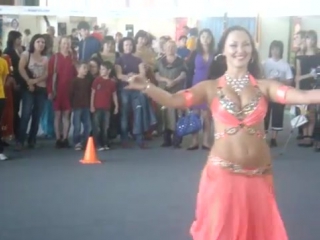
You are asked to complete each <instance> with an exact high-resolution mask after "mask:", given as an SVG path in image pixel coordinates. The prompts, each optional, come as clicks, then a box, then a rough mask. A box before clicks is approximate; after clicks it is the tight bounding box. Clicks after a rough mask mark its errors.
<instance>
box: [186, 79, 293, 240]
mask: <svg viewBox="0 0 320 240" xmlns="http://www.w3.org/2000/svg"><path fill="white" fill-rule="evenodd" d="M229 80H230V79H228V77H227V76H226V77H223V78H221V79H220V80H219V84H218V97H217V98H215V99H214V100H213V101H212V104H211V111H212V113H213V117H214V118H215V121H220V122H222V123H224V124H226V125H230V128H227V129H226V130H224V131H223V132H219V133H215V139H216V140H218V139H223V138H224V137H227V136H228V135H234V134H236V133H237V132H238V131H246V132H247V133H248V134H250V135H252V136H253V137H257V138H258V139H264V138H265V135H264V132H260V131H259V130H256V129H254V128H253V127H250V126H252V125H254V124H257V123H259V122H262V121H263V119H264V117H265V115H266V112H267V109H268V103H267V99H266V98H265V97H264V96H263V94H262V92H261V91H260V90H259V88H258V85H257V82H256V80H255V79H254V78H253V77H252V76H246V77H245V78H243V79H242V80H241V79H240V80H239V79H237V80H236V81H238V82H239V83H238V84H240V85H241V84H242V87H241V86H239V85H238V86H235V85H236V84H232V82H231V83H230V81H229ZM250 83H251V84H252V85H253V86H254V87H255V88H256V95H255V96H254V97H253V99H252V100H251V101H250V103H249V104H247V105H246V106H244V107H242V108H241V109H240V108H239V107H237V105H236V104H235V103H234V102H232V101H231V100H230V99H228V98H227V97H226V96H225V95H224V93H223V87H224V86H225V85H226V84H227V85H229V86H230V87H232V88H233V89H234V90H235V91H236V93H238V92H239V90H242V89H243V88H244V86H245V85H246V84H250ZM288 89H289V87H287V86H282V87H280V88H279V89H278V92H277V97H278V102H280V103H284V102H285V97H286V92H287V90H288ZM184 96H185V99H186V100H185V101H186V105H187V106H191V105H192V99H193V96H192V93H191V92H190V91H188V90H186V91H185V92H184ZM190 232H191V235H192V237H193V239H194V240H287V239H288V237H287V234H286V230H285V227H284V224H283V222H282V219H281V217H280V214H279V210H278V207H277V204H276V201H275V196H274V193H273V182H272V175H271V165H267V166H264V167H260V168H257V169H246V168H244V167H243V166H241V165H239V164H235V163H232V162H229V161H227V160H224V159H221V158H219V157H218V156H210V157H209V161H208V163H207V164H206V166H205V168H204V170H203V173H202V177H201V180H200V187H199V192H198V197H197V208H196V220H195V221H194V223H193V224H192V226H191V229H190Z"/></svg>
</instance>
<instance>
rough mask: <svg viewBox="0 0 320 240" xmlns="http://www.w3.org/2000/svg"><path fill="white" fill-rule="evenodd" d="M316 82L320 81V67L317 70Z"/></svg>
mask: <svg viewBox="0 0 320 240" xmlns="http://www.w3.org/2000/svg"><path fill="white" fill-rule="evenodd" d="M315 75H316V80H320V66H318V67H316V69H315Z"/></svg>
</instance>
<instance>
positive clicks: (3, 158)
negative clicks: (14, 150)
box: [0, 153, 8, 161]
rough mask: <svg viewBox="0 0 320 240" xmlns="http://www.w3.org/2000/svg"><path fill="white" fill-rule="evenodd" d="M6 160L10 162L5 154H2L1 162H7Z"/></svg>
mask: <svg viewBox="0 0 320 240" xmlns="http://www.w3.org/2000/svg"><path fill="white" fill-rule="evenodd" d="M6 160H8V157H7V156H6V155H4V154H3V153H0V161H6Z"/></svg>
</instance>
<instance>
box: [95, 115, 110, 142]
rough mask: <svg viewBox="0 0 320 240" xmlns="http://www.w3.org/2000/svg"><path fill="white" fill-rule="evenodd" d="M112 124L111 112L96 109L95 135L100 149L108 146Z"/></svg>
mask: <svg viewBox="0 0 320 240" xmlns="http://www.w3.org/2000/svg"><path fill="white" fill-rule="evenodd" d="M109 124H110V111H109V110H104V109H96V111H95V112H94V113H93V134H94V138H95V140H96V142H97V145H98V146H100V147H105V146H106V145H108V129H109Z"/></svg>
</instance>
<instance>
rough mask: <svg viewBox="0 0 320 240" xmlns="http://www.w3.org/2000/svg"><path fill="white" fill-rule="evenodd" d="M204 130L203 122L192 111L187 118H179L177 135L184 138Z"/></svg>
mask: <svg viewBox="0 0 320 240" xmlns="http://www.w3.org/2000/svg"><path fill="white" fill-rule="evenodd" d="M201 129H202V121H201V118H200V116H199V115H198V114H195V113H194V112H192V111H190V112H189V113H188V114H186V115H185V116H182V117H180V118H179V120H178V121H177V124H176V135H177V136H178V137H184V136H186V135H189V134H192V133H196V132H199V131H200V130H201Z"/></svg>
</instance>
